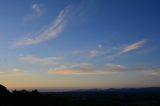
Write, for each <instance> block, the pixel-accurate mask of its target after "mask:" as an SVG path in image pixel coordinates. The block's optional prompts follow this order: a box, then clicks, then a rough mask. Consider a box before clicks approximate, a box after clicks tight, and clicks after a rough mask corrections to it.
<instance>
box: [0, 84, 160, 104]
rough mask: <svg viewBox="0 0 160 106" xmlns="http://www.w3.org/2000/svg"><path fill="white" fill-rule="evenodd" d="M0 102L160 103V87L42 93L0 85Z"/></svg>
mask: <svg viewBox="0 0 160 106" xmlns="http://www.w3.org/2000/svg"><path fill="white" fill-rule="evenodd" d="M0 106H160V87H150V88H123V89H105V90H100V89H89V90H76V91H68V92H41V93H39V92H38V91H37V90H33V91H31V92H29V91H26V90H21V91H16V90H15V91H13V92H9V90H7V88H6V87H4V86H2V85H0Z"/></svg>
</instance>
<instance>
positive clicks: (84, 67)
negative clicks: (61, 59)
mask: <svg viewBox="0 0 160 106" xmlns="http://www.w3.org/2000/svg"><path fill="white" fill-rule="evenodd" d="M115 66H116V65H115ZM112 68H113V69H101V68H100V69H97V68H94V65H92V64H89V63H82V64H74V65H71V66H60V67H58V68H54V69H52V68H51V69H49V70H48V74H112V73H117V72H121V71H119V70H118V69H119V68H120V67H117V66H116V68H114V67H113V66H112ZM120 69H121V70H122V68H120Z"/></svg>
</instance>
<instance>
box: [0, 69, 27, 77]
mask: <svg viewBox="0 0 160 106" xmlns="http://www.w3.org/2000/svg"><path fill="white" fill-rule="evenodd" d="M27 74H28V72H27V71H24V70H21V69H18V68H14V69H10V70H0V76H23V75H27Z"/></svg>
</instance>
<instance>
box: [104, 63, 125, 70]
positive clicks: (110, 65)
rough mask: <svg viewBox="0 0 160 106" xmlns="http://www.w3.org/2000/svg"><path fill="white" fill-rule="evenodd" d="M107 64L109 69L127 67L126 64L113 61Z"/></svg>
mask: <svg viewBox="0 0 160 106" xmlns="http://www.w3.org/2000/svg"><path fill="white" fill-rule="evenodd" d="M105 66H106V67H107V68H109V69H124V68H125V66H123V65H119V64H111V63H108V64H105Z"/></svg>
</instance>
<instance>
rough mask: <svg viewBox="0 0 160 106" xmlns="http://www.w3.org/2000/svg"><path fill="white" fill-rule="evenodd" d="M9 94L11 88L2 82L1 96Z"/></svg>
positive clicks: (0, 87) (0, 86)
mask: <svg viewBox="0 0 160 106" xmlns="http://www.w3.org/2000/svg"><path fill="white" fill-rule="evenodd" d="M8 94H9V90H7V88H6V87H5V86H3V85H1V84H0V96H5V95H8Z"/></svg>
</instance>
